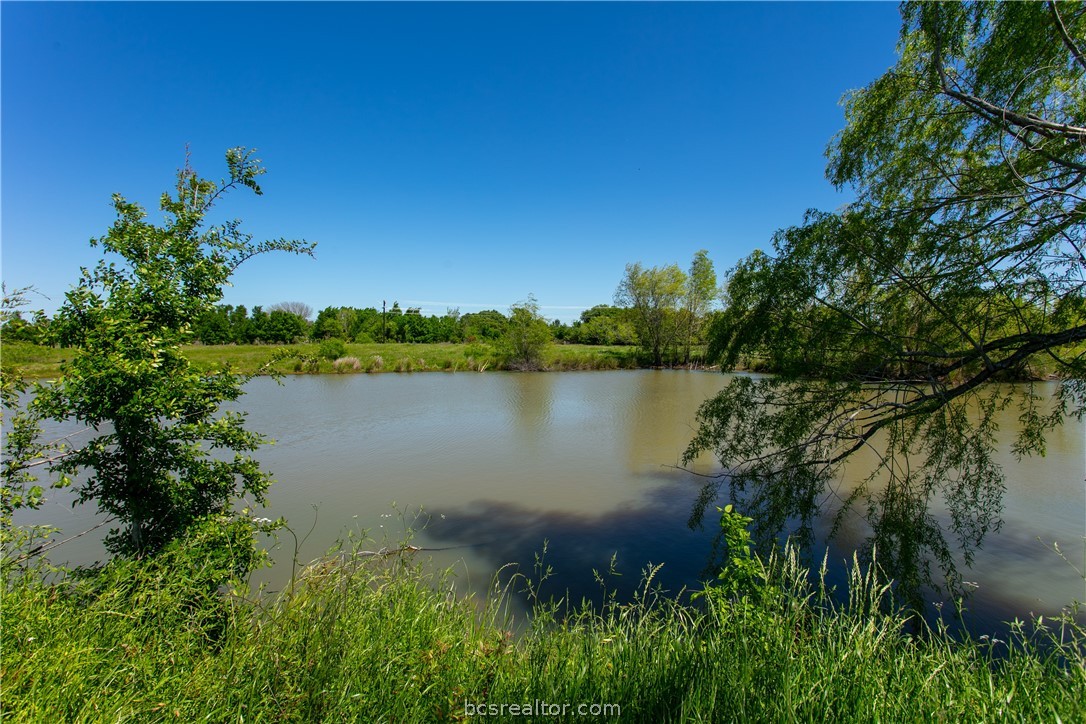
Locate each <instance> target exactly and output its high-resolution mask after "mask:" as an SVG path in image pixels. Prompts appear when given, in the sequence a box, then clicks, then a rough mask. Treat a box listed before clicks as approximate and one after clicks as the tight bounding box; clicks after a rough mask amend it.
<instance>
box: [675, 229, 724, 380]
mask: <svg viewBox="0 0 1086 724" xmlns="http://www.w3.org/2000/svg"><path fill="white" fill-rule="evenodd" d="M719 296H720V290H719V288H718V287H717V284H716V270H714V269H713V262H712V260H711V259H709V252H707V251H706V250H705V249H702V250H700V251H699V252H697V253H696V254H694V260H693V261H692V262H691V263H690V272H689V273H688V274H687V275H686V294H685V296H684V298H683V316H684V317H685V319H684V320H683V322H684V326H685V329H684V330H683V342H684V344H683V363H684V364H689V363H690V347H691V345H692V344H693V343H694V340H695V339H696V338H697V337H698V335H699V333H700V332H701V328H702V324H703V322H704V321H705V317H706V315H707V314H708V313H709V309H710V307H711V306H712V304H713V302H714V301H715V300H716V299H717V298H718V297H719Z"/></svg>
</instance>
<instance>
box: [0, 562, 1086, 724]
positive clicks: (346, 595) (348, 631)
mask: <svg viewBox="0 0 1086 724" xmlns="http://www.w3.org/2000/svg"><path fill="white" fill-rule="evenodd" d="M409 550H410V549H406V550H401V551H395V552H393V553H391V554H387V552H385V551H380V552H378V553H379V554H371V553H367V552H364V551H357V550H356V551H354V552H353V553H351V554H349V555H341V556H335V557H330V558H328V559H327V560H324V561H322V562H320V563H318V564H316V565H312V566H310V567H308V568H306V569H305V570H304V571H303V572H302V573H301V574H300V575H299V576H298V577H297V579H296V580H295V581H294V583H293V585H292V586H291V587H290V588H289V589H288V590H287V591H285V592H284V593H282V594H280V595H278V596H275V597H272V596H269V595H264V596H257V597H255V598H254V597H252V596H249V595H248V594H247V593H243V592H241V591H207V590H206V586H201V584H200V582H201V580H202V579H201V571H200V565H199V562H198V561H193V560H185V559H184V558H183V557H181V558H173V559H169V560H167V559H163V560H159V561H151V562H146V563H142V564H136V563H132V562H114V563H111V564H109V565H107V566H106V568H105V569H104V570H103V571H102V572H100V573H99V574H98V575H96V576H94V577H92V578H90V579H84V580H79V579H69V580H66V581H62V582H57V583H52V584H48V583H44V582H42V580H41V579H40V578H38V577H36V576H34V575H26V576H22V577H19V578H14V579H10V580H9V581H8V582H7V584H6V588H5V594H4V597H3V602H2V613H3V631H2V634H0V641H2V646H3V657H2V663H0V676H2V688H0V704H2V707H3V715H4V717H5V718H6V719H10V720H12V721H196V720H201V721H205V720H206V721H307V722H308V721H410V722H414V721H444V720H459V719H461V718H463V717H464V715H465V712H466V710H467V711H474V710H478V708H479V707H486V706H493V707H495V710H494V711H498V707H502V706H505V707H506V710H505V711H506V713H507V714H509V713H511V712H510V711H509V709H508V707H509V706H510V705H522V704H525V703H527V704H530V705H531V706H539V705H540V704H538V703H545V704H546V705H547V706H557V707H561V705H568V706H569V708H568V709H567V711H566V712H565V713H564V714H560V715H559V716H556V717H553V719H554V720H556V721H580V720H583V719H585V718H588V717H587V716H583V715H579V713H578V711H577V709H576V707H577V706H578V705H582V704H583V705H586V706H588V705H592V704H596V705H604V704H608V705H617V707H618V709H610V710H608V711H607V713H606V714H604V713H602V711H601V716H600V717H599V718H601V719H605V720H621V721H646V722H668V721H736V720H751V721H813V720H818V721H821V720H849V721H852V720H860V721H877V720H888V721H911V720H919V719H929V718H934V719H939V720H945V721H990V720H1000V719H1013V720H1026V721H1044V720H1049V721H1054V720H1057V719H1060V720H1063V721H1076V720H1077V721H1081V720H1083V718H1084V717H1086V668H1084V666H1086V661H1084V659H1083V652H1084V649H1083V647H1084V644H1086V636H1084V632H1083V631H1082V629H1081V628H1078V627H1076V626H1074V625H1073V624H1072V623H1071V622H1070V621H1069V620H1065V621H1059V622H1056V624H1055V625H1049V624H1047V623H1042V624H1040V625H1038V626H1036V627H1034V628H1030V629H1029V630H1028V631H1027V629H1026V627H1024V626H1022V627H1019V628H1017V629H1016V631H1015V633H1014V634H1013V635H1012V637H1011V640H1010V641H1008V642H1006V643H1002V642H992V641H984V642H982V641H974V640H971V639H966V640H964V641H955V640H954V639H952V638H951V637H950V636H949V635H947V633H946V632H945V631H944V630H942V629H939V628H936V629H935V630H929V631H927V632H926V633H925V635H921V636H915V635H911V634H910V633H908V632H907V626H906V623H907V621H906V617H905V616H904V615H901V614H888V613H884V612H882V610H883V605H882V604H883V603H884V597H885V596H886V592H887V589H886V586H885V585H884V584H883V583H881V582H880V581H879V580H878V579H877V577H876V576H875V575H874V574H873V573H872V572H871V571H870V570H862V569H861V568H860V566H859V565H855V566H854V567H853V571H852V576H851V579H850V582H849V594H850V595H849V597H848V600H847V602H845V603H843V604H835V603H834V602H833V601H834V600H835V598H834V596H832V595H831V591H829V590H828V589H827V587H826V584H825V583H824V578H822V577H819V576H818V575H817V574H816V575H815V576H813V577H812V576H809V575H808V572H807V571H806V570H804V569H803V568H802V567H801V566H800V565H799V564H798V563H797V560H796V557H795V556H794V555H792V554H791V553H787V552H786V553H785V554H782V555H781V556H779V557H777V558H775V559H773V560H771V561H770V562H769V563H767V568H766V570H767V578H766V580H767V582H768V583H767V584H766V586H765V587H764V588H763V589H760V590H759V591H755V592H753V593H752V594H750V595H745V596H743V597H741V598H739V597H732V598H726V597H723V596H717V595H708V596H705V597H704V601H705V606H704V607H702V608H700V609H696V608H691V607H689V606H684V605H681V604H679V603H677V602H676V599H675V598H673V597H669V596H666V595H663V594H662V593H661V592H659V591H658V590H656V589H655V588H654V587H653V586H652V585H651V579H652V575H653V573H652V571H648V572H647V573H646V576H645V580H646V583H645V585H644V586H643V587H642V589H641V591H640V593H639V594H638V595H637V596H636V597H635V599H634V600H633V601H631V602H628V603H622V602H618V601H616V600H615V599H614V598H613V597H612V598H609V599H607V600H608V601H609V603H607V604H606V605H605V606H604V607H603V609H602V610H597V609H593V608H591V607H588V606H572V605H569V604H567V603H558V604H555V603H545V602H540V603H537V606H536V609H535V614H534V617H533V619H532V621H531V625H530V627H529V628H528V630H527V631H525V633H524V634H523V635H521V636H520V637H514V636H513V635H512V634H511V630H512V628H513V624H514V623H515V622H513V621H512V620H511V619H510V618H509V614H508V610H509V609H508V608H507V604H508V602H509V597H510V596H511V595H513V594H514V593H515V592H516V591H517V590H518V587H524V585H525V584H526V579H523V578H520V577H517V576H514V577H513V579H512V580H509V579H508V578H507V579H506V582H505V583H504V584H499V583H495V584H494V586H493V588H492V590H491V592H490V594H489V595H488V596H486V597H485V599H482V600H475V599H471V600H465V599H462V598H460V597H458V596H457V595H456V594H455V593H454V592H453V589H452V587H451V585H450V579H449V577H448V574H447V573H440V572H439V573H431V572H427V569H426V566H425V565H424V564H422V563H420V562H418V561H416V560H414V559H413V558H412V557H411V556H412V554H411V553H410V552H409ZM414 555H419V554H418V553H415V554H414ZM812 579H813V582H812ZM528 588H529V589H530V588H531V585H530V584H528ZM537 702H538V703H537ZM466 705H467V709H466ZM550 711H559V710H556V709H551V710H550ZM587 711H590V710H586V712H587ZM550 718H551V717H548V719H550ZM498 719H499V720H503V719H501V718H500V717H498ZM538 719H539V717H536V718H535V720H538ZM505 720H508V717H507V718H506V719H505Z"/></svg>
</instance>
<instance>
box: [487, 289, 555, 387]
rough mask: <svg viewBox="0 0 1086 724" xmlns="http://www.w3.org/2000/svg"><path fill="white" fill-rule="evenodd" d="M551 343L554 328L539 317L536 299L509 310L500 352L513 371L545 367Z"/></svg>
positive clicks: (531, 298) (529, 298)
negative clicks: (545, 353) (545, 351)
mask: <svg viewBox="0 0 1086 724" xmlns="http://www.w3.org/2000/svg"><path fill="white" fill-rule="evenodd" d="M550 341H551V328H550V326H549V325H548V324H547V320H545V319H543V317H542V316H541V315H540V314H539V304H537V303H536V300H535V297H533V296H531V295H529V297H528V300H527V301H525V302H520V303H518V304H514V305H513V306H512V307H510V308H509V323H508V324H507V325H506V328H505V333H504V334H503V335H502V337H501V339H500V340H499V343H498V352H499V354H501V355H502V356H503V357H504V358H505V360H506V364H507V365H508V366H510V367H513V368H515V369H519V370H537V369H540V368H541V367H542V366H543V352H544V350H545V349H546V347H547V344H548V343H549V342H550Z"/></svg>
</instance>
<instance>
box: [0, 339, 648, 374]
mask: <svg viewBox="0 0 1086 724" xmlns="http://www.w3.org/2000/svg"><path fill="white" fill-rule="evenodd" d="M184 351H185V354H186V355H187V356H188V358H189V359H190V360H192V362H193V364H195V365H196V366H197V367H200V368H203V369H210V368H212V367H214V366H216V365H230V367H231V368H233V369H234V370H235V371H237V372H240V373H243V374H259V373H261V372H263V371H268V370H274V371H276V372H279V373H282V374H315V373H336V372H339V373H344V374H351V373H356V372H357V373H366V372H426V371H435V370H436V371H445V372H462V371H486V370H496V369H501V368H502V361H501V358H500V356H499V355H498V354H497V352H496V351H495V349H494V347H493V346H491V345H487V344H387V343H386V344H377V343H374V344H348V345H347V354H346V357H348V358H354V359H357V360H358V369H355V368H354V366H353V363H351V362H347V363H341V364H340V365H339V366H338V367H334V366H333V360H330V359H325V358H322V357H319V345H318V344H317V343H315V342H310V343H303V344H294V345H263V344H244V345H232V344H231V345H191V346H187V347H185V348H184ZM288 351H292V352H294V353H296V356H294V357H291V358H285V359H281V360H279V361H276V362H273V363H272V362H271V361H272V360H273V359H274V358H275V356H276V355H282V354H284V353H287V352H288ZM73 353H74V350H70V349H61V348H58V347H41V346H38V345H34V344H29V343H26V342H10V343H6V344H4V345H3V346H2V347H0V360H2V361H3V364H4V366H5V367H11V366H14V367H18V368H19V369H20V370H21V372H22V373H23V375H24V376H26V377H33V378H39V379H41V378H52V377H56V376H58V375H59V374H60V365H61V363H62V362H64V361H65V360H67V359H69V358H70V357H71V356H72V354H73ZM269 363H271V364H269ZM639 366H641V360H640V358H639V356H638V350H637V348H636V347H629V346H621V347H620V346H610V347H608V346H590V345H580V344H552V345H550V346H549V347H548V349H547V351H546V353H545V354H544V368H545V369H548V370H614V369H632V368H636V367H639Z"/></svg>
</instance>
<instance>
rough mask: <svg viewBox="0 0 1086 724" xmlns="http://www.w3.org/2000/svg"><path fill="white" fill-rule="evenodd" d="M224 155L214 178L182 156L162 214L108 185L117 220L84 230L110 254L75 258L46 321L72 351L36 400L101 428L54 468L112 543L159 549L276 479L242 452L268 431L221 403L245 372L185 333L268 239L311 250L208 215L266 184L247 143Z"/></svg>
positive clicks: (117, 547)
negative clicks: (201, 355) (218, 363)
mask: <svg viewBox="0 0 1086 724" xmlns="http://www.w3.org/2000/svg"><path fill="white" fill-rule="evenodd" d="M226 164H227V168H228V171H229V178H228V180H225V181H222V182H220V183H218V184H216V183H214V182H212V181H209V180H207V179H203V178H200V177H199V176H197V175H196V173H195V172H194V171H193V170H192V169H191V168H190V167H188V166H187V165H186V167H185V168H183V169H182V170H180V171H179V172H178V175H177V185H176V188H175V192H174V194H173V195H170V194H163V195H162V197H161V201H160V206H161V209H162V211H163V212H164V214H165V220H164V223H163V224H162V225H156V224H153V223H150V222H149V221H147V219H146V213H145V212H144V210H143V209H142V208H141V207H140V206H139V205H137V204H134V203H131V202H129V201H126V200H125V199H124V198H122V197H121V196H120V195H114V197H113V205H114V208H115V209H116V212H117V219H116V221H115V222H114V223H113V226H112V227H111V228H110V230H109V232H108V233H107V234H106V235H105V236H103V237H101V238H100V239H95V240H92V241H91V244H92V245H93V246H101V247H102V249H103V250H104V251H105V252H106V253H107V254H109V255H111V256H112V257H113V259H112V260H109V259H106V258H103V259H102V260H101V261H99V262H98V264H97V266H95V267H94V268H93V269H86V268H84V269H83V270H82V276H81V278H80V280H79V283H78V285H77V286H76V287H75V288H74V289H73V290H72V291H70V292H69V293H68V294H67V299H66V301H65V303H64V305H63V307H62V308H61V310H60V312H59V313H58V314H57V317H56V320H55V321H54V324H53V328H54V333H55V334H56V336H57V339H58V340H60V341H61V342H62V343H64V344H65V345H68V346H71V347H74V348H75V350H76V352H75V355H74V357H73V358H72V359H71V361H69V362H67V363H66V364H64V365H63V366H62V376H61V377H60V379H59V380H57V382H56V383H55V384H54V385H52V386H51V387H48V388H45V389H43V390H42V391H41V392H40V394H39V395H38V397H37V398H36V400H35V403H34V404H35V407H36V409H38V410H40V411H41V412H42V413H43V414H45V415H48V416H49V417H51V418H54V419H57V420H68V419H70V420H75V421H78V422H80V423H83V424H84V425H86V426H88V427H91V428H94V429H95V430H97V431H100V432H101V433H102V434H100V435H98V436H97V437H95V438H94V439H92V440H90V441H89V442H88V443H87V444H86V445H84V446H82V447H80V448H78V449H76V450H73V451H71V452H70V453H69V454H67V455H66V456H65V457H63V458H62V459H61V460H60V461H58V462H57V463H56V464H55V466H54V468H55V470H56V471H57V472H59V473H60V474H63V475H71V476H74V475H76V474H81V476H82V477H81V482H80V483H79V486H80V487H79V491H78V492H79V498H80V500H81V501H82V502H87V501H94V502H95V503H97V505H98V508H99V509H100V510H101V511H102V512H104V513H107V514H109V515H112V516H114V517H115V518H116V520H117V521H118V522H119V523H120V525H121V527H120V528H117V529H115V530H113V531H112V533H111V534H110V536H109V537H108V538H107V545H109V546H110V547H111V549H112V550H114V551H118V552H126V553H132V554H143V553H147V552H154V551H157V550H159V549H161V548H162V547H163V546H164V545H165V544H166V543H168V542H169V541H170V540H172V539H174V538H176V537H178V536H180V535H182V534H183V533H184V532H185V531H186V530H188V529H190V528H192V527H193V526H194V525H198V524H200V523H201V522H202V521H205V520H207V519H208V518H209V517H213V516H223V515H229V514H230V511H231V508H230V505H231V501H232V499H233V497H234V495H235V492H236V490H237V489H238V488H239V487H240V490H241V491H242V492H243V493H244V494H247V495H250V496H252V498H253V500H254V501H256V502H262V501H263V497H264V492H265V491H266V490H267V487H268V485H269V482H270V479H269V477H268V475H267V474H266V473H264V472H263V471H261V470H260V468H259V466H258V465H257V463H256V461H255V460H253V459H252V457H250V456H249V455H248V453H250V452H251V451H253V450H254V449H255V448H256V447H257V446H258V445H260V444H261V443H262V442H264V438H263V437H262V436H260V435H258V434H256V433H254V432H250V431H248V430H246V429H245V427H244V425H243V415H241V414H239V413H220V412H219V406H220V405H221V404H222V403H223V402H226V401H232V400H236V399H237V398H238V397H239V396H240V395H241V383H242V382H243V381H244V378H242V377H240V376H238V375H235V374H232V373H231V372H230V371H229V370H227V369H218V370H215V371H213V372H212V373H201V372H198V371H197V370H195V369H194V368H193V367H192V365H191V364H190V363H189V360H188V359H187V358H186V357H185V356H184V355H183V354H182V352H181V345H183V344H186V343H189V342H191V341H193V338H194V331H193V327H192V322H193V320H196V319H198V318H200V317H201V315H204V314H206V313H207V312H209V311H210V310H212V308H213V306H214V305H215V303H216V302H218V301H219V300H220V299H221V298H222V289H223V286H224V285H225V284H226V283H227V281H228V279H229V278H230V276H231V274H232V273H233V271H234V270H235V269H236V268H237V267H238V265H240V264H242V263H243V262H245V261H246V260H248V259H249V258H251V257H253V256H255V255H257V254H262V253H265V252H270V251H287V252H292V253H304V254H310V253H312V249H313V245H312V244H309V243H305V242H301V241H290V240H286V239H278V240H272V241H264V242H259V243H254V242H253V241H252V237H251V236H250V235H248V234H246V233H244V232H243V231H242V230H241V226H240V222H239V221H237V220H233V221H227V222H224V223H222V224H219V225H208V224H207V219H206V217H207V215H208V213H209V212H210V211H211V209H212V207H214V206H215V205H216V203H217V202H219V201H220V200H221V199H222V198H223V196H224V194H227V193H229V192H230V191H233V190H236V189H238V188H240V187H245V188H248V189H250V190H252V191H253V192H254V193H256V194H258V195H259V194H260V193H261V189H260V186H259V185H258V184H257V178H258V177H259V176H260V175H261V174H263V173H264V169H263V168H262V167H261V166H260V162H259V160H257V159H255V158H253V156H252V152H251V151H247V150H245V149H241V148H237V149H231V150H230V151H228V152H227V154H226ZM255 311H256V310H254V312H255ZM280 313H281V314H284V315H285V316H287V317H290V318H292V319H296V318H295V317H294V316H293V315H288V314H286V313H284V312H280ZM255 316H256V315H255V314H254V317H255ZM212 451H216V454H212Z"/></svg>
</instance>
